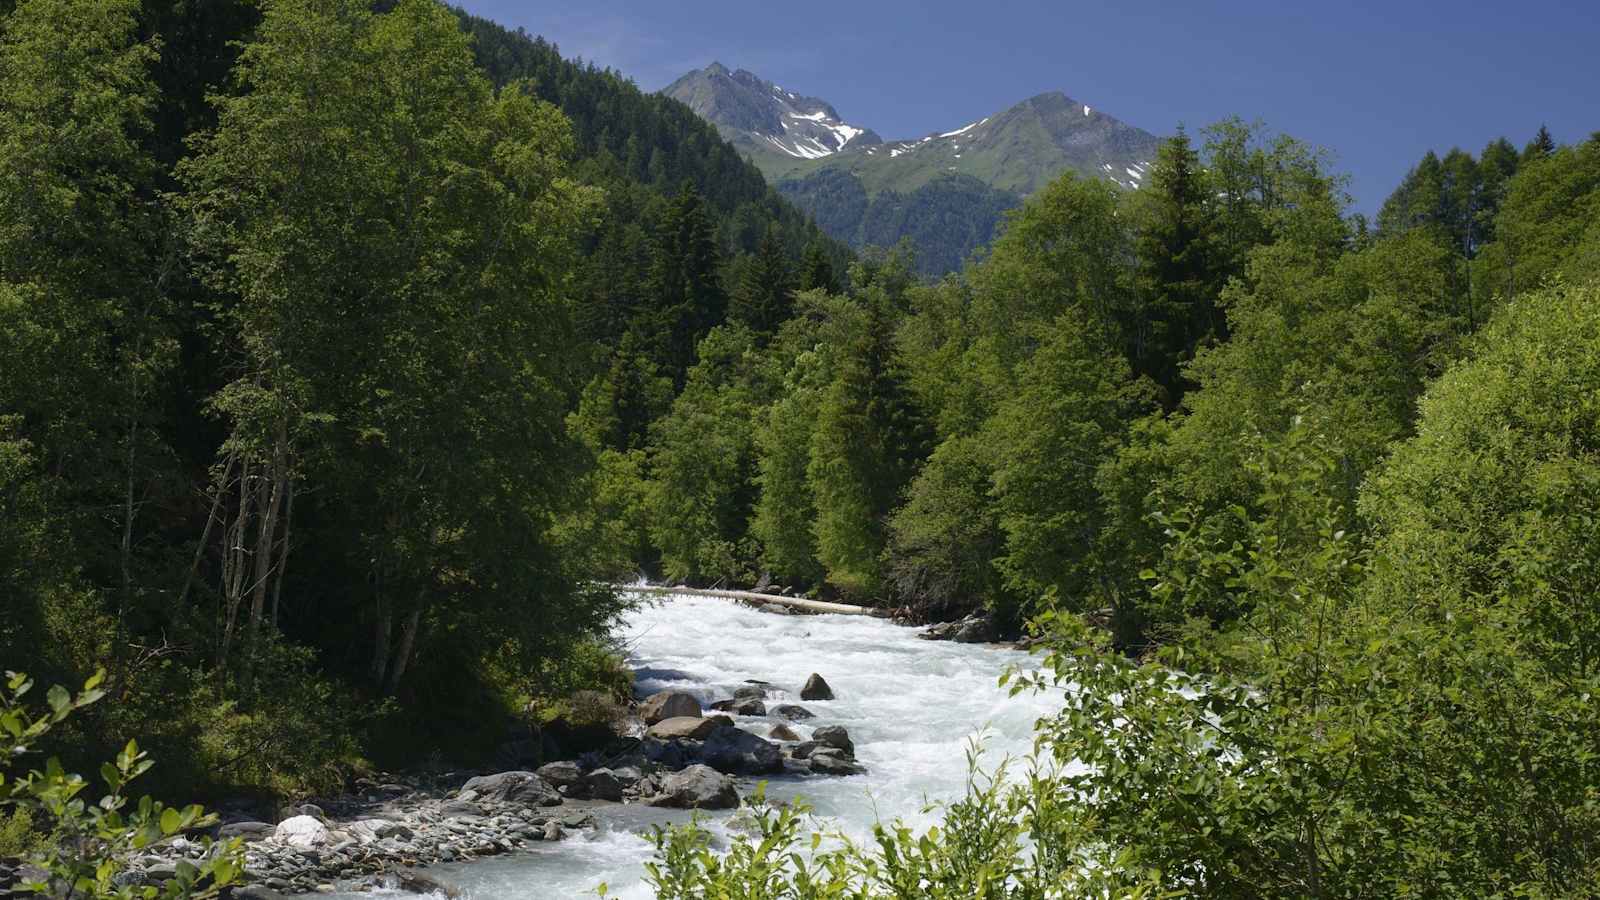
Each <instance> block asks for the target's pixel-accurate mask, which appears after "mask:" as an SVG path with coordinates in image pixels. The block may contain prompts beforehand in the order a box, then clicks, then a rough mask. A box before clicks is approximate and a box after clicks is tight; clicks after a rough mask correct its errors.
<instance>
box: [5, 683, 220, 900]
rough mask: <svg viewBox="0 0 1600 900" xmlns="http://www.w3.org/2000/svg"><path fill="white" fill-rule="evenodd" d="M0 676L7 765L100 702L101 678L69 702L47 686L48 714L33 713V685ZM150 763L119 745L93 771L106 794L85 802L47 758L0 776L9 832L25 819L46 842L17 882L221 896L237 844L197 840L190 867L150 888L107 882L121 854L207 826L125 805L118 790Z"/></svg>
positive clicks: (79, 891) (111, 897) (120, 895)
mask: <svg viewBox="0 0 1600 900" xmlns="http://www.w3.org/2000/svg"><path fill="white" fill-rule="evenodd" d="M5 677H6V679H7V680H6V684H5V686H4V687H3V688H0V759H4V760H7V761H8V762H9V761H12V760H16V759H19V758H21V757H23V756H25V755H26V754H28V753H30V752H31V751H33V750H34V745H35V744H37V743H38V742H39V741H40V740H42V739H44V738H46V737H47V736H48V735H49V734H50V732H51V731H52V730H53V729H55V728H57V727H58V726H60V725H61V724H62V722H64V721H65V720H66V719H67V718H68V717H69V716H71V715H73V714H74V713H76V712H77V711H79V710H81V709H83V708H84V707H87V706H89V705H91V704H93V703H95V702H97V701H99V700H100V699H101V698H102V697H103V696H104V692H103V691H101V690H99V686H100V684H101V683H102V682H103V680H104V678H105V673H104V671H101V672H98V673H96V674H95V675H94V676H93V677H91V678H90V679H89V680H88V681H87V682H86V683H85V684H84V687H83V690H82V691H81V692H79V693H78V694H76V695H73V694H72V693H70V692H69V691H67V690H66V689H65V688H62V687H60V686H59V685H57V686H55V687H52V688H50V690H49V691H48V692H46V695H45V700H46V701H47V707H48V708H47V709H37V708H34V707H32V706H30V705H28V703H27V701H26V697H27V694H28V693H29V692H30V691H31V690H32V689H33V686H34V685H33V681H32V680H31V679H29V678H28V676H26V675H22V674H18V673H16V672H6V673H5ZM153 765H155V763H154V762H153V761H151V760H150V759H149V758H148V757H147V756H146V754H144V753H143V752H141V751H140V750H139V746H138V744H136V743H134V742H133V741H129V742H128V745H127V746H126V747H125V748H123V750H122V752H121V753H119V754H117V757H116V760H115V761H114V762H110V763H106V764H105V765H103V766H101V767H100V773H99V774H100V777H101V779H102V780H103V781H104V782H105V790H106V793H105V794H104V796H102V797H101V798H100V799H99V800H96V801H94V802H89V801H88V800H87V799H86V798H84V797H83V796H81V795H82V794H83V793H84V792H85V791H86V790H88V789H89V783H88V781H87V780H86V779H84V778H83V776H81V775H77V774H74V773H69V772H67V771H66V770H65V769H63V768H62V766H61V763H60V761H59V760H57V759H55V758H54V757H52V758H50V759H49V760H47V761H46V762H45V764H44V768H43V769H33V770H31V771H29V772H28V773H27V774H25V775H24V774H16V773H11V772H7V771H4V770H0V808H3V807H8V806H9V807H11V808H12V809H13V810H14V812H13V815H12V818H11V822H12V823H13V825H15V824H16V823H18V822H21V823H23V824H24V826H25V827H26V824H27V823H28V822H30V821H31V820H32V819H33V817H35V816H39V817H42V818H46V819H48V822H49V828H50V837H49V839H48V840H46V841H44V842H42V844H41V845H40V846H39V847H37V848H36V851H35V853H34V854H33V855H32V856H31V857H30V858H31V860H32V861H33V862H36V863H37V864H38V865H39V867H40V868H42V869H43V870H44V871H45V877H44V878H43V879H42V880H40V881H38V882H35V883H31V884H27V885H25V887H26V889H28V890H31V891H36V892H39V893H44V894H48V895H52V896H53V895H55V894H57V893H58V892H65V895H66V896H83V897H91V898H97V900H100V898H104V900H131V898H135V897H140V898H172V900H176V898H203V897H217V896H221V894H222V893H223V891H224V889H225V888H227V886H228V885H230V884H231V883H233V882H234V881H235V880H236V879H237V878H238V877H239V876H240V875H241V874H242V873H243V871H244V851H243V848H242V846H241V845H240V844H239V842H238V841H233V842H230V843H227V844H222V845H216V846H214V847H213V845H212V844H211V842H210V839H209V838H206V839H204V844H205V847H206V849H207V851H208V852H207V853H206V854H205V858H204V860H203V861H202V862H201V863H200V864H199V865H195V864H193V863H189V862H181V863H179V864H178V867H177V872H176V875H175V877H174V878H172V879H171V880H169V881H167V882H165V883H163V884H161V885H159V886H146V887H132V886H124V885H119V884H118V883H117V878H116V876H117V874H118V873H119V872H121V871H122V869H123V868H124V867H125V866H126V863H127V857H128V855H129V854H131V853H133V852H136V851H138V850H142V849H144V848H146V847H149V846H151V845H152V844H153V843H155V842H157V841H160V840H163V839H165V838H170V837H173V836H176V835H178V834H180V833H183V832H190V831H194V830H197V829H201V828H205V827H206V826H209V825H212V824H214V823H215V822H216V819H215V817H212V816H208V815H206V813H205V811H204V810H202V809H201V808H200V807H199V806H187V807H183V808H178V807H169V806H164V805H163V804H161V803H158V802H156V801H153V800H151V799H150V798H149V797H141V798H140V799H139V800H138V801H131V800H130V798H129V797H128V796H127V795H126V793H125V792H126V790H127V787H128V785H129V784H130V783H131V782H132V781H133V780H134V779H136V778H138V777H139V776H140V775H143V774H144V773H145V772H147V771H149V770H150V768H151V767H152V766H153ZM8 768H9V766H8ZM130 803H132V806H131V807H130Z"/></svg>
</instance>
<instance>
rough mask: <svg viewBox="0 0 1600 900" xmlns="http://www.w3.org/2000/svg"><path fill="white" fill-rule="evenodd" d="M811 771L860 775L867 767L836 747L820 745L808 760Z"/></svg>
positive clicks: (825, 773)
mask: <svg viewBox="0 0 1600 900" xmlns="http://www.w3.org/2000/svg"><path fill="white" fill-rule="evenodd" d="M806 763H807V765H809V766H810V767H811V771H813V772H815V773H817V774H818V775H860V774H862V773H863V772H865V771H867V769H866V767H865V766H863V765H861V764H860V763H858V762H856V761H855V760H853V759H850V758H848V757H846V756H845V755H844V752H843V751H841V750H838V749H837V748H834V747H819V748H817V750H816V751H814V752H813V753H812V754H811V756H810V757H809V758H808V759H807V760H806Z"/></svg>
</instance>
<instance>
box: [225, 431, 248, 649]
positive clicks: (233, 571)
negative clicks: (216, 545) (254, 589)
mask: <svg viewBox="0 0 1600 900" xmlns="http://www.w3.org/2000/svg"><path fill="white" fill-rule="evenodd" d="M250 478H251V473H250V460H249V458H245V460H244V463H243V465H242V466H241V467H240V469H239V508H238V509H236V510H234V515H233V522H232V523H231V524H230V525H229V526H228V530H227V532H226V535H225V537H226V547H225V548H224V553H223V567H222V573H223V574H222V581H223V590H222V603H223V627H222V652H221V654H220V656H219V660H220V664H221V665H220V667H221V668H226V667H227V664H228V655H229V653H230V652H231V651H232V649H233V633H234V629H235V627H236V626H237V624H238V620H239V606H240V604H241V603H242V602H243V601H244V588H245V584H244V579H245V570H246V568H247V566H246V565H245V563H246V562H247V559H246V557H247V556H248V553H249V551H247V550H246V549H245V546H244V542H245V530H246V529H247V528H248V526H249V520H250Z"/></svg>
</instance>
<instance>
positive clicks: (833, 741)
mask: <svg viewBox="0 0 1600 900" xmlns="http://www.w3.org/2000/svg"><path fill="white" fill-rule="evenodd" d="M811 739H812V740H814V741H816V742H817V743H819V744H824V745H826V746H829V747H836V748H838V749H840V750H843V751H844V752H845V755H846V756H851V757H853V756H855V755H856V745H855V744H854V743H852V742H851V741H850V732H848V731H846V730H845V729H844V726H843V725H824V726H822V727H821V728H818V729H817V730H816V731H813V732H811Z"/></svg>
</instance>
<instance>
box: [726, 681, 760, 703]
mask: <svg viewBox="0 0 1600 900" xmlns="http://www.w3.org/2000/svg"><path fill="white" fill-rule="evenodd" d="M766 696H767V689H766V687H765V686H763V685H759V684H746V685H743V686H741V687H737V688H734V691H733V699H735V700H760V699H762V698H764V697H766Z"/></svg>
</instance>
